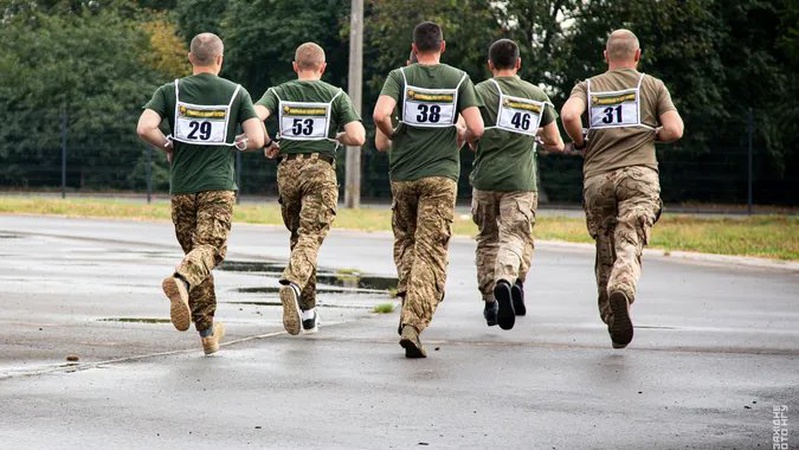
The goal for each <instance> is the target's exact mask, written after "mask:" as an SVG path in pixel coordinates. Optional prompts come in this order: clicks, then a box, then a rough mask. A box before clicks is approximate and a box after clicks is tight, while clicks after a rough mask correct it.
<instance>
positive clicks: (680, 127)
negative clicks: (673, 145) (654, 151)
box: [655, 109, 685, 143]
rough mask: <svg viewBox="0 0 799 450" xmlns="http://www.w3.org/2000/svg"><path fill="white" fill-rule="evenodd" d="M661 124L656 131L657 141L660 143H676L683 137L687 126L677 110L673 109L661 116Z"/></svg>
mask: <svg viewBox="0 0 799 450" xmlns="http://www.w3.org/2000/svg"><path fill="white" fill-rule="evenodd" d="M660 123H661V126H659V127H658V128H657V129H655V140H657V141H658V142H664V143H668V142H674V141H676V140H677V139H680V138H681V137H682V134H683V131H684V129H685V124H683V121H682V117H680V113H678V112H677V110H675V109H672V110H670V111H666V112H664V113H663V114H661V115H660Z"/></svg>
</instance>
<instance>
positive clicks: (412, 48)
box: [411, 42, 419, 55]
mask: <svg viewBox="0 0 799 450" xmlns="http://www.w3.org/2000/svg"><path fill="white" fill-rule="evenodd" d="M411 51H412V52H413V54H414V55H419V49H418V48H416V43H415V42H411Z"/></svg>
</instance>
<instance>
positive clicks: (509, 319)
mask: <svg viewBox="0 0 799 450" xmlns="http://www.w3.org/2000/svg"><path fill="white" fill-rule="evenodd" d="M494 298H495V299H497V302H498V303H499V312H498V313H497V324H499V327H500V328H502V329H503V330H510V329H512V328H513V325H515V324H516V312H515V311H514V310H513V301H512V300H511V292H510V289H509V288H508V287H507V286H503V285H501V284H498V285H497V286H496V287H495V288H494Z"/></svg>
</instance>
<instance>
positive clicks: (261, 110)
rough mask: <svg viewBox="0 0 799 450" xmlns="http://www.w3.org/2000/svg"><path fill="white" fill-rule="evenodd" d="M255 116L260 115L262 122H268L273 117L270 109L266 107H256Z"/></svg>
mask: <svg viewBox="0 0 799 450" xmlns="http://www.w3.org/2000/svg"><path fill="white" fill-rule="evenodd" d="M255 114H258V118H259V119H261V122H264V121H266V119H268V118H269V116H270V115H271V112H270V111H269V109H268V108H267V107H266V106H264V105H258V104H256V105H255Z"/></svg>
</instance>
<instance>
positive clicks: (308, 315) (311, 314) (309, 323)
mask: <svg viewBox="0 0 799 450" xmlns="http://www.w3.org/2000/svg"><path fill="white" fill-rule="evenodd" d="M317 331H319V314H317V313H316V308H311V309H309V310H307V311H303V312H302V332H303V333H316V332H317Z"/></svg>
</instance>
